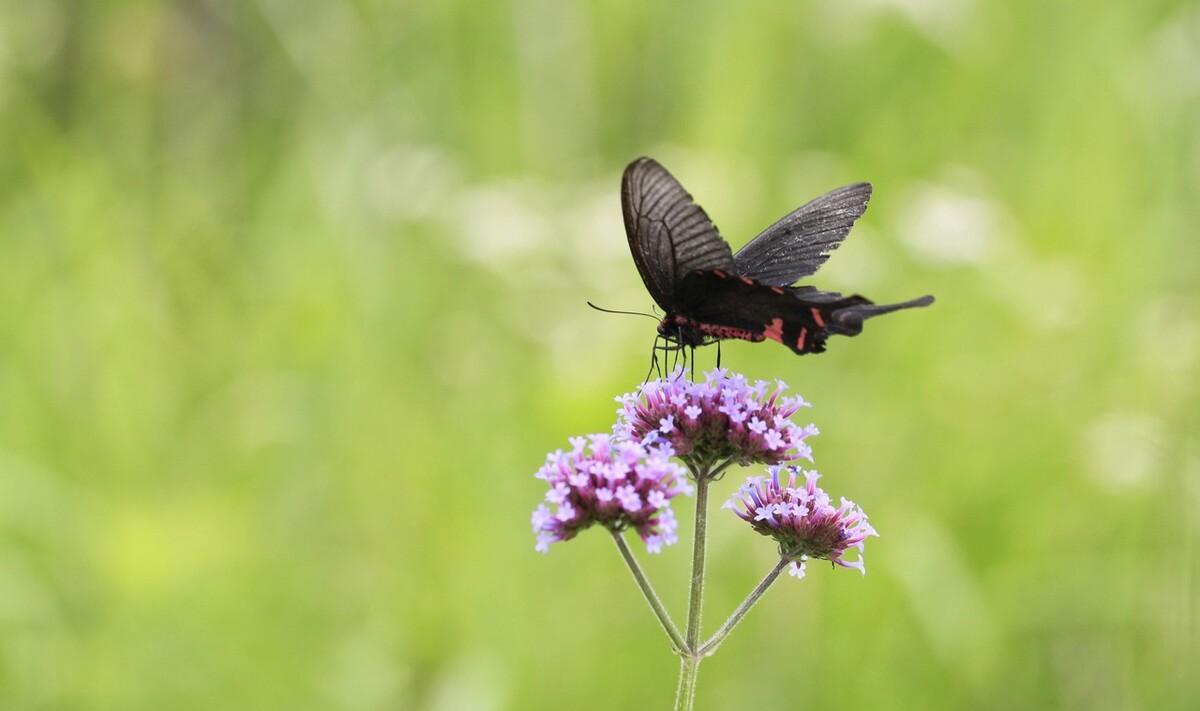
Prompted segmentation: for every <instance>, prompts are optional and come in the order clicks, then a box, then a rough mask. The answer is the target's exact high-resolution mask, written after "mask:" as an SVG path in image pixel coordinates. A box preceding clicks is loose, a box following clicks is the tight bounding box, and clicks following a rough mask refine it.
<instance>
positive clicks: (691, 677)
mask: <svg viewBox="0 0 1200 711" xmlns="http://www.w3.org/2000/svg"><path fill="white" fill-rule="evenodd" d="M710 474H711V472H710V471H709V470H708V469H699V470H697V469H695V468H693V469H692V475H693V476H694V477H695V479H696V528H695V539H694V540H693V541H692V583H691V594H690V595H689V597H688V618H687V632H686V633H685V634H686V638H685V639H686V643H687V646H686V647H685V650H686V651H687V656H685V657H684V658H683V660H682V662H681V663H680V666H679V688H678V689H676V692H675V709H676V711H691V708H692V704H693V702H694V701H695V699H696V677H697V675H698V673H699V671H700V656H699V655H697V654H696V653H695V651H694V650H695V649H696V646H697V644H699V642H700V610H701V608H702V607H703V604H704V562H705V548H706V546H707V543H708V485H709V482H710V481H711V478H710Z"/></svg>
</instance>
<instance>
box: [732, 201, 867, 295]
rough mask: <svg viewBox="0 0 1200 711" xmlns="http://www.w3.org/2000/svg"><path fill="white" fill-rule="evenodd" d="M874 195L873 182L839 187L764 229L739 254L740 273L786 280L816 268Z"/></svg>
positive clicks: (784, 282)
mask: <svg viewBox="0 0 1200 711" xmlns="http://www.w3.org/2000/svg"><path fill="white" fill-rule="evenodd" d="M870 199H871V184H870V183H856V184H854V185H847V186H845V187H841V188H838V189H837V190H834V191H832V192H829V193H826V194H825V195H822V196H821V197H819V198H817V199H815V200H812V201H810V202H808V203H807V204H805V205H803V206H801V207H799V208H797V209H796V210H794V211H793V212H791V213H789V214H788V215H785V216H784V217H783V218H782V219H780V220H779V221H778V222H776V223H775V224H773V225H771V226H770V227H768V228H767V229H765V230H763V231H762V233H761V234H759V235H758V236H757V237H755V238H754V239H752V240H750V241H749V242H748V243H747V244H746V246H744V247H742V248H741V249H740V250H738V253H737V254H736V255H734V258H733V259H734V262H735V263H736V265H737V273H738V274H741V275H743V276H747V277H750V278H751V279H754V280H756V281H759V282H762V283H763V284H767V285H770V286H787V285H788V284H791V283H793V282H795V281H796V280H797V279H800V278H802V277H806V276H809V275H811V274H813V273H814V272H816V271H817V269H819V268H820V267H821V265H822V264H824V263H825V260H827V259H829V253H830V252H832V251H833V250H835V249H837V248H838V247H839V246H840V245H841V243H842V240H844V239H845V238H846V235H847V234H849V232H850V228H851V227H853V226H854V222H855V220H857V219H858V218H859V217H862V214H863V212H864V211H865V210H866V209H867V202H868V201H869V200H870Z"/></svg>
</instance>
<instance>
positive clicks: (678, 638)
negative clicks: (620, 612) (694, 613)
mask: <svg viewBox="0 0 1200 711" xmlns="http://www.w3.org/2000/svg"><path fill="white" fill-rule="evenodd" d="M610 533H612V537H613V541H614V542H616V544H617V550H619V551H620V552H621V557H622V558H624V559H625V564H626V565H628V566H629V572H631V573H633V580H634V582H636V583H637V585H638V587H639V588H641V590H642V595H643V596H645V598H646V602H648V603H650V609H651V610H653V611H654V616H655V617H657V618H658V621H659V624H661V625H662V628H663V630H664V631H665V632H666V633H667V636H668V637H670V638H671V646H673V647H674V648H675V652H676V653H677V654H686V652H685V650H686V649H687V645H686V644H685V643H684V641H683V635H681V634H679V628H678V627H676V626H675V623H674V622H673V621H672V620H671V614H670V613H669V612H667V608H666V607H665V606H664V605H663V603H662V600H660V599H659V597H658V595H657V594H656V593H655V592H654V586H653V585H651V584H650V580H649V578H647V577H646V573H645V572H644V571H642V566H640V565H638V562H637V558H634V557H633V551H631V550H629V544H627V543H626V542H625V537H624V536H623V535H621V533H620V532H619V531H610Z"/></svg>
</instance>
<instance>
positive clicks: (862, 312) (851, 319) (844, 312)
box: [829, 294, 933, 336]
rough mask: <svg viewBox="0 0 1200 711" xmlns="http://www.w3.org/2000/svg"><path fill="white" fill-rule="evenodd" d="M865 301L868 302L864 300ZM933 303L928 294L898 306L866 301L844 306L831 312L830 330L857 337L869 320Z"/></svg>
mask: <svg viewBox="0 0 1200 711" xmlns="http://www.w3.org/2000/svg"><path fill="white" fill-rule="evenodd" d="M864 301H866V300H865V299H864ZM932 303H933V296H932V295H930V294H926V295H925V296H922V297H919V298H916V299H910V300H908V301H901V302H899V303H896V304H873V303H871V302H869V301H866V303H858V304H851V305H849V306H842V307H840V308H835V309H833V310H832V311H831V313H830V319H829V321H830V323H829V326H830V329H829V330H830V332H832V333H839V334H842V335H845V336H857V335H858V334H859V333H862V327H863V321H866V320H867V319H869V318H873V317H875V316H882V315H883V314H890V313H892V312H893V311H902V310H904V309H914V308H918V307H922V306H929V305H930V304H932Z"/></svg>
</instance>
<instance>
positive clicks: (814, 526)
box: [724, 466, 879, 578]
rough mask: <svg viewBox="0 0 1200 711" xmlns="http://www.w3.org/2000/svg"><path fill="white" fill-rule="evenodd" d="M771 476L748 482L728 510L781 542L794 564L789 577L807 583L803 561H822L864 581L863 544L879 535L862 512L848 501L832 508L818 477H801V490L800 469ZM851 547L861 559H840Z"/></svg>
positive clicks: (808, 473) (782, 550) (812, 474)
mask: <svg viewBox="0 0 1200 711" xmlns="http://www.w3.org/2000/svg"><path fill="white" fill-rule="evenodd" d="M769 471H770V474H771V475H770V476H769V477H765V478H764V477H751V478H749V479H747V480H746V483H745V484H744V485H743V486H742V488H741V489H739V490H738V492H737V493H736V494H734V496H733V497H732V498H730V499H729V501H727V502H726V503H725V506H724V508H728V509H732V510H733V512H734V513H735V514H737V515H738V516H739V517H741V518H742V520H744V521H746V522H748V523H749V524H750V525H751V526H753V527H754V530H755V531H758V532H759V533H761V534H763V535H764V536H770V537H772V538H774V539H775V540H776V541H778V542H779V552H780V555H783V556H784V557H786V558H788V559H790V560H791V561H792V564H791V566H790V568H789V571H788V572H789V573H791V574H792V575H794V576H796V577H798V578H802V577H804V561H805V560H807V559H809V558H824V559H826V560H829V561H832V562H834V563H837V564H838V565H840V566H842V567H845V568H856V569H858V570H860V571H862V573H863V574H864V575H865V574H866V572H867V569H866V566H865V565H864V564H863V559H862V551H863V541H864V540H866V538H867V536H878V535H879V534H878V533H876V532H875V529H874V528H872V527H871V524H869V523H867V515H866V514H865V513H863V511H862V509H860V508H859V507H858V506H857V505H856V504H854V502H852V501H847V500H846V499H845V498H843V499H842V502H841V506H838V507H837V508H834V507H833V505H832V504H831V503H830V500H829V495H828V494H826V493H825V492H824V491H823V490H822V489H821V488H820V487H818V486H817V479H818V478H819V477H820V475H819V474H817V473H816V472H813V471H806V472H803V474H804V480H805V481H804V484H803V485H801V486H797V485H796V484H797V479H796V475H797V473H798V472H799V469H797V468H796V467H790V466H789V467H782V466H773V467H770V468H769ZM782 471H786V472H787V475H788V476H787V481H786V482H783V481H782V480H781V479H780V473H781V472H782ZM851 547H855V548H857V549H858V552H859V556H858V559H857V560H853V561H847V560H845V559H843V558H842V556H843V555H844V554H845V553H846V551H847V550H848V549H849V548H851Z"/></svg>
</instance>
